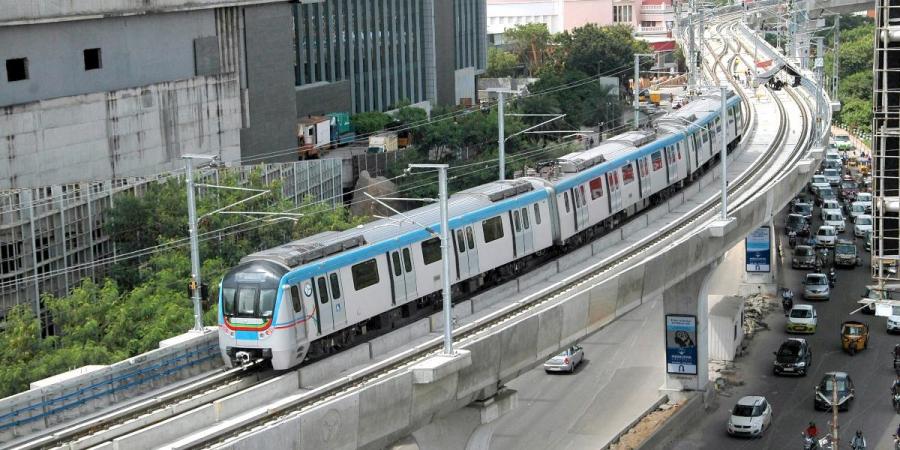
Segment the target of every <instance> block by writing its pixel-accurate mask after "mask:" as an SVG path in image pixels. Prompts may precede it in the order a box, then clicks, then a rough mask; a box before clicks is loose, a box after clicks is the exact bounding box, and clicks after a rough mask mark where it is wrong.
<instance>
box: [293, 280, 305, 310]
mask: <svg viewBox="0 0 900 450" xmlns="http://www.w3.org/2000/svg"><path fill="white" fill-rule="evenodd" d="M291 303H293V304H294V312H300V311H302V310H303V300H302V299H300V288H299V287H297V285H296V284H295V285H293V286H291Z"/></svg>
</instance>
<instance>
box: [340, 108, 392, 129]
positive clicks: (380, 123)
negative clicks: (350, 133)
mask: <svg viewBox="0 0 900 450" xmlns="http://www.w3.org/2000/svg"><path fill="white" fill-rule="evenodd" d="M393 121H394V118H393V117H391V116H389V115H387V114H385V113H383V112H380V111H370V112H363V113H359V114H354V115H352V116H350V124H351V125H353V129H354V130H356V134H369V133H374V132H376V131H381V130H383V129H384V127H386V126H388V124H390V123H391V122H393Z"/></svg>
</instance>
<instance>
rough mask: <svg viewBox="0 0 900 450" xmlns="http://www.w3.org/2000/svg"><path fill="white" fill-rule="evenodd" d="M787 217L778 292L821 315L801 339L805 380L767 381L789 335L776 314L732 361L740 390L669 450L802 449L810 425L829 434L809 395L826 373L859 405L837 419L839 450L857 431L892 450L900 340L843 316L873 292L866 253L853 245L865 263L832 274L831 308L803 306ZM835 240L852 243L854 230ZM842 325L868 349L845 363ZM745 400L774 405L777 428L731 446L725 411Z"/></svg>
mask: <svg viewBox="0 0 900 450" xmlns="http://www.w3.org/2000/svg"><path fill="white" fill-rule="evenodd" d="M784 216H785V215H784V212H783V213H782V214H781V215H779V217H778V218H777V219H776V224H775V226H776V229H777V236H778V237H780V238H782V239H784V244H783V249H784V255H783V257H782V269H781V272H780V273H779V274H778V278H779V283H780V285H781V286H788V287H790V288H791V289H793V290H794V293H795V295H794V303H795V304H812V305H814V306H815V308H816V310H817V311H818V316H819V317H818V319H819V322H818V329H817V331H816V333H815V334H812V335H799V336H800V337H805V338H806V339H807V341H809V343H810V346H811V348H812V351H813V358H812V368H811V370H810V373H809V375H807V376H806V377H782V376H775V375H773V373H772V361H773V359H774V355H773V354H772V352H774V351H776V350H777V349H778V346H779V345H780V344H781V342H782V341H784V340H785V339H787V338H788V337H792V336H798V335H790V334H787V333H786V332H785V331H784V326H785V317H784V315H783V313H782V310H781V308H778V309H777V310H776V311H774V312H773V313H772V314H770V315H769V316H768V317H767V319H766V321H767V323H768V325H769V327H770V329H769V330H768V331H764V332H762V333H759V334H757V335H756V336H755V338H754V339H753V341H752V342H751V343H750V345H749V352H748V353H747V354H745V355H744V356H742V357H740V358H739V359H738V360H737V361H736V368H737V371H738V376H739V377H740V378H741V380H742V381H743V382H744V384H743V385H740V386H733V387H730V388H727V389H725V391H724V392H722V393H721V394H720V395H719V397H718V401H717V405H716V407H715V408H714V409H712V410H710V411H708V412H707V414H706V416H704V418H703V420H702V421H700V423H697V424H696V426H695V427H692V428H691V430H686V431H685V434H684V435H683V437H682V438H681V439H679V440H678V441H677V442H676V443H675V444H673V445H672V446H670V447H669V448H672V449H716V450H718V449H791V448H796V449H800V448H803V442H802V439H801V436H800V433H801V432H802V431H803V430H804V429H805V428H806V426H807V424H808V423H809V422H810V421H815V423H816V425H817V427H818V429H819V435H820V436H822V435H824V434H825V432H827V431H829V430H828V429H827V428H828V427H830V424H831V417H832V416H831V412H830V411H827V412H826V411H816V410H815V409H814V408H813V396H814V388H815V386H816V384H818V383H819V381H820V380H821V379H822V376H823V375H824V374H825V373H826V372H829V371H843V372H847V373H848V374H849V375H850V377H851V378H852V379H853V382H854V384H855V385H856V399H855V400H854V401H853V403H852V405H851V406H850V410H849V411H848V412H841V413H840V414H839V418H838V424H839V426H840V428H839V437H840V440H841V443H840V447H839V448H841V449H847V448H850V447H849V439H850V438H852V436H853V434H854V433H855V432H856V430H862V432H863V435H864V436H866V439H867V441H868V448H869V449H892V448H893V447H892V445H893V440H892V438H891V435H892V434H893V433H894V432H895V431H896V430H897V425H898V422H900V415H897V414H896V413H895V412H894V410H893V408H892V406H891V399H890V387H891V383H892V382H893V380H894V378H895V374H894V369H893V357H892V351H893V348H894V344H897V343H900V336H898V335H889V334H887V332H886V331H885V321H886V318H884V317H875V316H869V315H863V314H860V313H856V314H853V316H848V313H850V312H851V311H853V310H854V309H856V308H858V306H859V305H858V304H857V303H856V302H857V301H858V300H859V299H860V298H861V297H862V294H863V293H864V291H865V286H866V285H867V284H871V283H872V282H871V277H870V275H869V270H870V267H869V252H866V251H865V250H864V249H863V241H862V239H856V240H855V241H856V243H857V247H858V248H859V251H860V254H861V255H862V256H863V264H862V266H860V267H857V268H855V269H842V268H837V285H836V286H835V288H834V289H832V293H831V300H830V301H805V300H803V298H802V287H803V286H802V284H801V282H802V279H803V277H804V276H805V274H806V273H807V271H805V270H793V269H791V268H790V258H791V253H790V248H789V247H788V245H787V237H786V236H785V235H784V225H783V221H784ZM818 216H819V209H818V208H816V209H815V211H814V214H813V218H814V221H813V226H812V227H811V229H812V232H813V233H815V230H816V229H817V227H818V225H819V223H820V221H819V220H818V219H819V217H818ZM848 225H849V226H848V227H847V230H846V231H844V233H842V234H841V235H840V237H841V238H844V239H853V233H852V224H850V223H848ZM845 320H857V321H861V322H864V323H866V324H868V325H869V329H870V335H869V336H870V337H869V339H870V341H869V347H868V349H866V350H863V351H861V352H858V353H857V354H856V355H855V356H850V355H849V354H848V353H846V352H844V351H842V349H841V342H840V326H841V323H842V322H843V321H845ZM745 395H764V396H765V397H766V398H767V399H768V400H769V402H770V403H771V404H772V408H773V411H774V420H773V422H772V426H771V427H770V428H769V429H768V430H766V432H765V433H764V436H763V437H762V438H760V439H740V438H732V437H730V436H728V434H727V433H726V432H725V425H726V422H727V420H728V417H729V415H730V410H731V408H732V407H733V406H734V404H735V403H736V402H737V400H738V399H739V398H740V397H742V396H745Z"/></svg>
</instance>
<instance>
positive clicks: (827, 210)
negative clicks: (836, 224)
mask: <svg viewBox="0 0 900 450" xmlns="http://www.w3.org/2000/svg"><path fill="white" fill-rule="evenodd" d="M826 214H840V215H843V214H844V211H843V210H842V209H841V203H840V202H839V201H837V200H826V201H824V202H822V208H821V209H820V211H819V217H820V218H821V219H822V220H825V215H826Z"/></svg>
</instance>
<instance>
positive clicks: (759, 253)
mask: <svg viewBox="0 0 900 450" xmlns="http://www.w3.org/2000/svg"><path fill="white" fill-rule="evenodd" d="M769 236H770V234H769V227H759V228H757V229H755V230H753V231H751V232H750V234H749V235H748V236H747V239H745V240H744V248H745V253H746V254H747V259H746V265H747V272H768V271H770V270H771V264H772V261H771V254H772V250H771V248H772V246H771V244H770V241H769Z"/></svg>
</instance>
